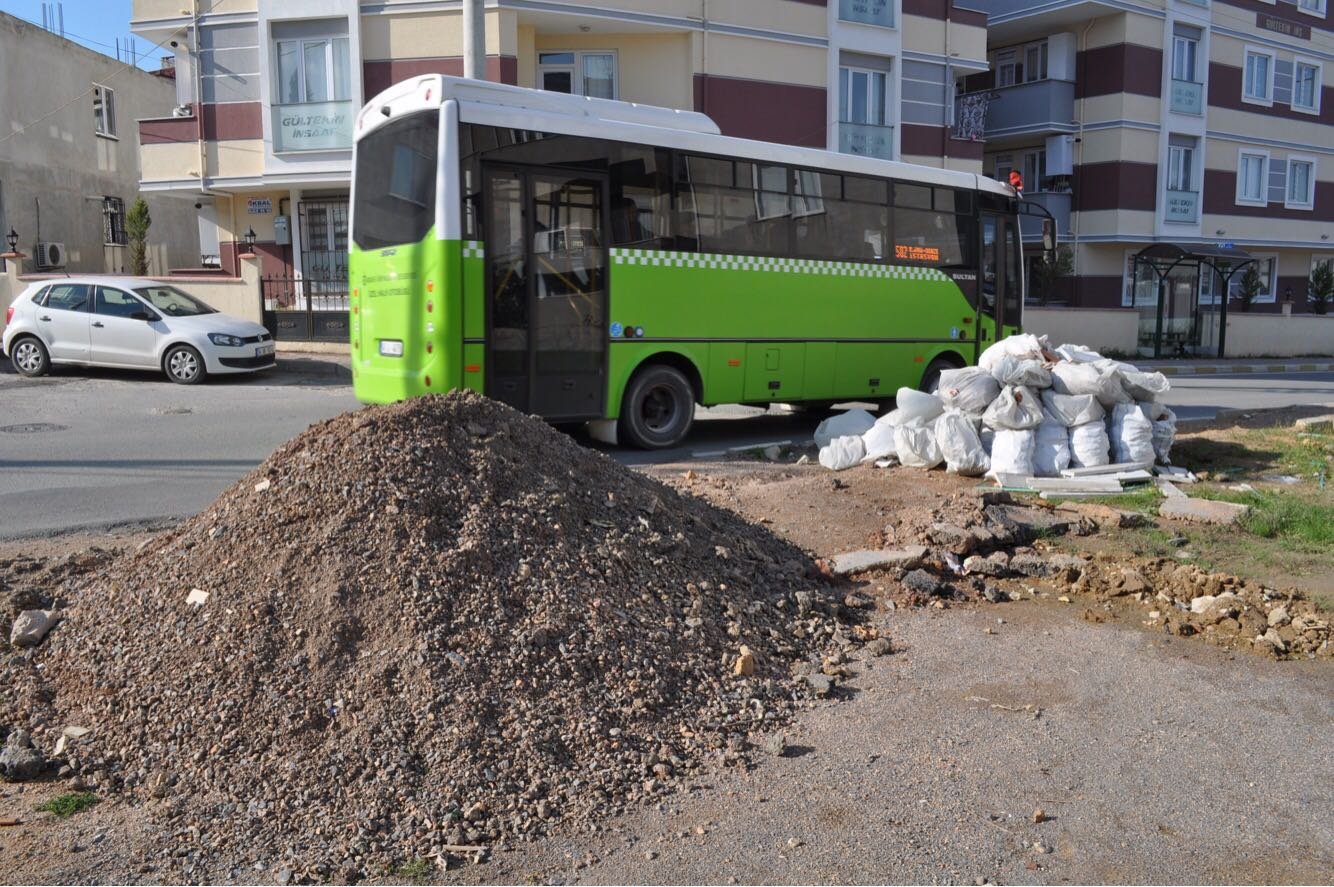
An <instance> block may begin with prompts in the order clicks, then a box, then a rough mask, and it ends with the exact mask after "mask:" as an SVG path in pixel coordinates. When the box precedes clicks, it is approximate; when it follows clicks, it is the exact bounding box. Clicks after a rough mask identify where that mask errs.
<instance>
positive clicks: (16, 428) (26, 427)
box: [0, 422, 69, 434]
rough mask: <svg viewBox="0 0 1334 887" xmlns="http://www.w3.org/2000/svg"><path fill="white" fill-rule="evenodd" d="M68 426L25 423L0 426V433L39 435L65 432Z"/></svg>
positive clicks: (52, 423)
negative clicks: (47, 432)
mask: <svg viewBox="0 0 1334 887" xmlns="http://www.w3.org/2000/svg"><path fill="white" fill-rule="evenodd" d="M68 428H69V426H68V425H56V424H55V423H54V422H25V423H24V424H22V425H0V431H3V432H5V433H6V434H41V433H42V432H44V431H66V430H68Z"/></svg>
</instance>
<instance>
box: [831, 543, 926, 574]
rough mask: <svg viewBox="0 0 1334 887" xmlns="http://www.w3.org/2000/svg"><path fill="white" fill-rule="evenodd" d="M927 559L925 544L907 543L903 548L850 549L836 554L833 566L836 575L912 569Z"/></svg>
mask: <svg viewBox="0 0 1334 887" xmlns="http://www.w3.org/2000/svg"><path fill="white" fill-rule="evenodd" d="M925 559H926V546H925V545H907V546H905V547H903V548H882V549H879V550H874V551H873V550H862V551H849V552H846V553H844V554H836V555H834V557H833V561H832V564H831V568H832V569H833V571H834V575H836V576H847V575H850V574H852V573H864V572H866V571H867V570H911V569H912V568H913V567H916V566H919V565H920V564H921V563H922V561H923V560H925Z"/></svg>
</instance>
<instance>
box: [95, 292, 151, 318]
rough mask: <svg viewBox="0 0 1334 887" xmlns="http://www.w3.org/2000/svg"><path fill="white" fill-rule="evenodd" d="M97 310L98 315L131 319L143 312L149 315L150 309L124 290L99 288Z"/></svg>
mask: <svg viewBox="0 0 1334 887" xmlns="http://www.w3.org/2000/svg"><path fill="white" fill-rule="evenodd" d="M95 310H96V311H97V313H98V314H102V315H105V316H107V317H130V316H131V315H134V314H139V313H141V312H142V313H145V314H147V313H148V309H147V308H145V307H144V304H143V302H140V301H139V300H138V299H136V298H135V297H134V296H132V295H130V294H129V293H127V292H125V291H124V290H117V289H111V288H110V287H105V286H99V287H98V288H97V307H96V309H95Z"/></svg>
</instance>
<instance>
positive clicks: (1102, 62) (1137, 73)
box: [1075, 43, 1163, 99]
mask: <svg viewBox="0 0 1334 887" xmlns="http://www.w3.org/2000/svg"><path fill="white" fill-rule="evenodd" d="M1075 67H1076V71H1077V77H1076V82H1075V98H1077V99H1083V98H1089V97H1091V96H1095V95H1115V94H1116V93H1118V92H1129V93H1134V94H1135V95H1147V96H1152V97H1153V98H1158V97H1159V96H1160V95H1162V91H1163V82H1162V81H1163V53H1162V50H1160V49H1149V48H1148V47H1146V46H1138V45H1136V44H1134V43H1117V44H1115V45H1113V46H1099V47H1098V48H1096V49H1088V50H1085V51H1083V52H1081V53H1079V58H1078V60H1077V61H1076V65H1075Z"/></svg>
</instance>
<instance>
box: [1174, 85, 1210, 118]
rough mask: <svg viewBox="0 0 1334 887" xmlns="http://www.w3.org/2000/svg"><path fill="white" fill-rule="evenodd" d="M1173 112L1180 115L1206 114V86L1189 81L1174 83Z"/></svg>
mask: <svg viewBox="0 0 1334 887" xmlns="http://www.w3.org/2000/svg"><path fill="white" fill-rule="evenodd" d="M1172 110H1173V111H1175V112H1176V113H1178V114H1194V115H1196V116H1197V117H1198V116H1199V115H1201V114H1203V113H1204V84H1202V83H1193V82H1191V81H1189V80H1175V79H1174V80H1173V81H1172Z"/></svg>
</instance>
